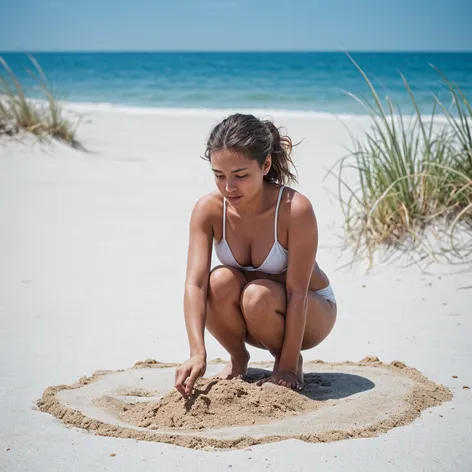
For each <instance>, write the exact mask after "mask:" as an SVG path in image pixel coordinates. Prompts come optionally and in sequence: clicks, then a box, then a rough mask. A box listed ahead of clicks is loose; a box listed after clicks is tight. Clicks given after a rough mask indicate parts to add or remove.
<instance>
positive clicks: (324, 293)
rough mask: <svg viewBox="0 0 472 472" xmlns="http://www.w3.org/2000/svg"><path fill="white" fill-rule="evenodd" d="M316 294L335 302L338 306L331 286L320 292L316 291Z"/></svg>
mask: <svg viewBox="0 0 472 472" xmlns="http://www.w3.org/2000/svg"><path fill="white" fill-rule="evenodd" d="M315 293H317V294H318V295H321V296H322V297H323V298H324V299H325V300H328V301H330V302H333V303H334V304H336V297H335V296H334V291H333V287H331V284H329V285H328V286H327V287H326V288H322V289H320V290H315Z"/></svg>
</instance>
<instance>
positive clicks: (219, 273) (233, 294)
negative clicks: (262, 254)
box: [208, 265, 246, 301]
mask: <svg viewBox="0 0 472 472" xmlns="http://www.w3.org/2000/svg"><path fill="white" fill-rule="evenodd" d="M245 284H246V279H245V277H244V275H243V274H242V273H241V272H240V271H239V270H238V269H235V268H234V267H229V266H224V265H220V266H217V267H215V268H214V269H213V270H212V271H211V272H210V279H209V286H208V298H209V299H211V300H214V301H219V300H228V298H234V299H235V300H238V299H239V297H240V295H241V290H242V289H243V287H244V285H245Z"/></svg>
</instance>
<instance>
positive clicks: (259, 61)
mask: <svg viewBox="0 0 472 472" xmlns="http://www.w3.org/2000/svg"><path fill="white" fill-rule="evenodd" d="M0 56H2V57H3V58H4V59H5V60H6V61H7V62H8V64H9V66H10V67H11V68H12V69H13V71H14V72H15V74H17V76H18V77H19V78H20V80H21V81H22V83H23V84H25V85H26V86H27V87H29V88H30V92H31V93H32V94H33V96H36V97H40V93H39V91H38V90H37V87H35V81H34V80H33V79H32V78H31V77H30V76H29V74H28V72H27V69H32V64H31V62H30V61H29V59H28V57H27V55H26V54H22V53H0ZM34 57H35V58H36V59H37V60H38V62H39V63H40V65H41V67H42V69H43V70H44V72H45V74H46V76H47V78H48V81H49V83H50V85H51V86H52V89H53V90H54V92H55V93H56V94H57V95H58V97H59V98H61V99H63V100H66V101H70V102H86V103H101V104H103V103H107V104H112V105H119V106H133V107H136V106H137V107H156V108H185V109H188V108H192V109H195V108H197V109H198V108H204V109H214V108H216V109H218V108H224V109H227V108H232V109H282V110H303V111H312V112H320V113H348V114H365V109H364V108H363V107H362V106H361V105H359V104H358V103H356V101H355V100H354V99H353V98H351V97H350V96H348V94H347V93H346V92H347V91H348V92H351V93H354V94H356V95H360V96H364V97H367V98H368V97H370V94H369V90H368V88H367V85H366V82H365V81H364V79H363V78H362V75H361V74H360V73H359V71H358V70H357V69H356V67H355V66H354V65H353V63H352V62H351V61H350V59H349V58H348V56H347V55H346V54H344V53H343V52H325V53H323V52H312V53H308V52H280V53H278V52H253V53H249V52H241V53H232V52H227V53H226V52H214V53H206V52H201V53H194V52H187V53H177V52H175V53H173V52H172V53H171V52H166V53H162V52H161V53H151V52H149V53H147V52H135V53H36V54H34ZM352 57H353V59H354V60H355V61H356V62H357V63H358V64H359V65H360V66H361V67H362V69H363V70H364V71H365V72H366V73H367V74H368V76H369V78H370V79H371V80H372V81H373V83H374V85H375V86H376V88H377V90H378V92H379V94H380V95H381V96H382V97H385V96H389V97H390V98H391V99H392V100H393V101H394V102H395V103H396V104H397V105H398V106H400V107H401V109H402V111H403V112H408V111H410V110H411V101H410V99H409V97H408V93H407V91H406V89H405V85H404V83H403V80H402V78H401V75H400V72H401V73H403V74H404V75H405V77H406V78H407V80H408V82H409V84H410V86H411V89H412V91H413V93H414V95H415V98H416V100H417V101H418V103H419V105H420V108H421V110H422V111H423V112H426V113H428V112H429V111H430V110H431V108H432V105H433V102H434V99H433V93H434V94H436V95H437V96H438V97H439V98H440V99H441V100H444V101H445V102H446V103H450V95H449V94H448V92H447V89H446V87H445V85H444V83H443V81H442V80H441V77H440V75H439V74H438V72H436V71H435V70H434V69H433V68H432V67H431V64H432V65H434V66H436V67H437V68H439V69H440V70H441V71H442V72H444V73H445V74H446V76H447V77H448V79H449V80H451V81H453V82H455V83H456V84H458V85H459V86H460V87H461V89H462V91H463V92H464V94H465V95H466V96H467V97H468V98H469V99H470V100H471V101H472V53H429V52H428V53H365V52H363V53H353V54H352ZM2 74H3V75H4V72H2Z"/></svg>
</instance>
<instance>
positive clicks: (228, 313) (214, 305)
mask: <svg viewBox="0 0 472 472" xmlns="http://www.w3.org/2000/svg"><path fill="white" fill-rule="evenodd" d="M246 284H247V280H246V278H245V277H244V274H243V273H242V272H241V271H240V270H238V269H235V268H234V267H228V266H218V267H215V268H214V269H213V270H212V272H211V274H210V280H209V287H208V301H207V320H206V328H207V329H208V331H209V332H210V333H211V334H212V335H213V336H214V337H215V338H216V339H217V341H218V342H219V343H220V344H221V345H222V346H223V347H224V348H225V349H226V350H227V351H228V353H229V355H230V356H231V360H230V361H229V363H228V365H227V366H226V367H225V369H224V370H223V371H222V372H221V373H220V374H219V376H220V377H222V378H231V377H236V376H239V375H244V374H245V373H246V370H247V364H248V362H249V352H248V351H247V349H246V344H245V342H246V338H247V327H246V321H245V320H244V318H243V315H242V313H241V307H240V304H239V300H240V298H241V292H242V290H243V288H244V286H245V285H246Z"/></svg>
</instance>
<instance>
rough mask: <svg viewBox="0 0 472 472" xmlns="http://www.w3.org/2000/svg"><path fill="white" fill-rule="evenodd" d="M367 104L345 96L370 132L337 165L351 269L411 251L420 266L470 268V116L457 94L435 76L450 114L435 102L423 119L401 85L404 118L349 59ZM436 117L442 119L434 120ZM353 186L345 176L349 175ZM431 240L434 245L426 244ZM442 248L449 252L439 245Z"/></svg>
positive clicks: (470, 110) (452, 86)
mask: <svg viewBox="0 0 472 472" xmlns="http://www.w3.org/2000/svg"><path fill="white" fill-rule="evenodd" d="M350 59H351V61H352V62H353V64H354V66H355V67H356V68H357V69H358V71H359V72H360V73H361V74H362V76H363V78H364V80H365V82H366V84H367V86H368V88H369V91H370V96H369V97H370V99H364V98H361V97H359V96H357V95H354V94H352V93H349V92H348V94H349V95H350V96H351V97H352V98H353V99H354V100H356V101H357V102H359V103H360V104H362V105H363V106H364V107H365V109H366V110H367V112H368V114H369V115H370V117H371V118H372V125H371V127H370V129H369V130H367V131H366V132H365V134H364V135H363V136H362V137H361V138H352V139H353V141H352V147H351V149H350V150H349V153H348V155H347V156H345V157H344V158H342V159H341V160H340V161H339V162H338V163H337V164H338V165H337V172H336V176H337V178H338V182H339V186H338V189H339V199H340V202H341V206H342V209H343V213H344V217H345V235H346V240H347V241H348V242H349V243H353V245H354V256H353V261H358V260H362V259H365V257H367V258H368V260H369V267H371V266H372V264H373V260H374V255H375V254H376V253H377V252H378V251H379V250H382V252H383V253H384V255H386V254H391V253H392V251H391V250H392V249H399V248H400V249H406V250H408V251H410V250H412V249H413V250H417V251H419V254H420V255H421V258H422V259H424V258H427V259H430V260H433V259H437V256H438V254H440V255H441V256H445V257H446V258H447V259H448V260H449V262H453V261H454V262H461V263H462V262H466V261H467V262H470V255H471V254H472V247H471V244H470V241H468V240H467V238H466V239H465V242H464V238H463V237H462V235H461V234H459V233H460V231H462V230H463V229H464V228H465V229H466V230H469V231H470V230H471V229H472V135H471V127H472V126H471V125H472V108H471V105H470V102H469V101H468V100H467V98H466V97H465V96H464V94H463V93H462V92H461V90H460V88H459V87H458V86H457V85H455V84H452V83H451V82H449V81H448V80H447V78H446V77H445V75H444V74H442V73H441V72H440V71H439V70H437V69H436V70H437V72H438V73H439V74H440V76H441V77H442V79H443V80H444V83H445V84H446V86H447V87H448V89H449V92H450V94H451V98H452V103H453V107H452V109H451V108H448V107H447V106H445V104H444V103H443V102H441V101H440V100H439V99H438V98H437V97H436V96H435V97H434V99H435V104H434V106H433V109H432V111H431V114H430V115H428V116H427V118H426V117H425V116H424V115H422V113H421V112H420V109H419V106H418V104H417V101H416V100H415V97H414V94H413V92H412V90H411V88H410V85H409V83H408V81H407V79H406V78H405V77H404V76H403V75H401V77H402V80H403V83H404V85H405V88H406V90H407V92H408V94H409V96H410V99H411V103H412V106H413V110H414V111H413V113H412V114H411V115H408V116H405V115H404V114H402V112H401V110H400V109H399V108H398V107H396V106H395V104H394V103H393V102H392V101H391V100H390V99H389V98H388V97H387V98H386V99H385V100H384V101H382V100H381V98H380V95H379V93H378V92H377V90H376V89H375V87H374V85H373V84H372V82H371V80H370V79H369V77H368V76H367V74H366V73H365V72H364V71H363V70H362V69H361V67H360V66H359V65H358V64H357V63H356V62H355V61H354V60H353V59H352V58H350ZM438 109H439V110H440V111H442V114H443V117H444V116H445V117H446V122H445V121H444V118H443V119H442V120H438V114H437V112H438ZM353 171H354V174H356V176H357V182H356V183H353V182H352V179H351V180H350V179H349V178H348V177H347V175H348V173H349V172H353ZM431 235H433V239H436V243H437V242H438V240H440V243H439V244H435V243H434V242H431ZM445 240H447V244H446V245H445V244H444V241H445Z"/></svg>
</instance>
